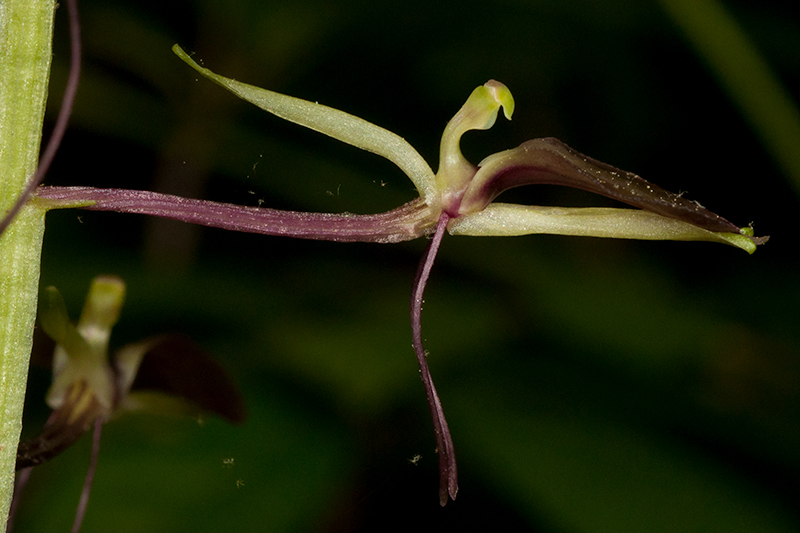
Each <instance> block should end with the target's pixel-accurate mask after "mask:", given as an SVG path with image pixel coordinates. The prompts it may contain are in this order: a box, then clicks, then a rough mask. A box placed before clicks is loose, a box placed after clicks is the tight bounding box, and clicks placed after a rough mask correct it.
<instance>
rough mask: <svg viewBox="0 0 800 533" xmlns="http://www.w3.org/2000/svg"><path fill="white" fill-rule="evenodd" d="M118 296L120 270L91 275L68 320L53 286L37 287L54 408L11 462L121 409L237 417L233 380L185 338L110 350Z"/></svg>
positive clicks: (44, 455)
mask: <svg viewBox="0 0 800 533" xmlns="http://www.w3.org/2000/svg"><path fill="white" fill-rule="evenodd" d="M124 298H125V283H124V282H123V281H122V280H121V279H120V278H118V277H116V276H97V277H96V278H94V280H93V281H92V284H91V286H90V288H89V293H88V295H87V297H86V303H85V304H84V307H83V312H82V313H81V317H80V320H78V322H77V324H73V323H72V322H71V321H70V318H69V314H68V313H67V307H66V305H65V303H64V299H63V298H62V297H61V293H60V292H59V291H58V289H56V288H55V287H47V288H46V289H45V290H44V291H43V294H42V298H41V304H40V316H39V322H40V324H41V326H42V329H43V330H44V332H45V333H46V334H47V335H48V336H49V337H50V338H51V339H53V341H55V343H56V346H55V350H54V352H53V384H52V385H51V387H50V390H49V391H48V392H47V397H46V402H47V405H48V406H49V407H50V408H52V409H53V415H52V416H51V417H50V419H49V420H48V421H47V423H46V424H45V430H44V431H43V432H42V434H40V435H38V436H36V437H34V438H32V439H30V440H28V441H25V442H23V443H21V444H20V447H19V449H18V451H17V469H18V470H19V469H21V468H25V467H28V466H34V465H37V464H40V463H42V462H44V461H46V460H48V459H50V458H51V457H54V456H55V455H57V454H58V453H60V452H61V451H63V450H64V449H65V448H66V447H68V446H69V445H71V444H72V443H73V442H74V441H75V440H77V438H78V437H80V436H81V435H82V434H83V433H85V432H86V431H87V430H88V429H89V427H90V426H91V425H92V423H93V422H94V423H98V424H102V423H104V422H106V421H108V420H110V419H113V418H116V417H118V416H120V415H121V414H123V413H125V412H135V411H150V412H157V413H163V414H173V413H174V414H191V415H198V414H200V413H202V412H211V413H215V414H217V415H220V416H222V417H223V418H226V419H228V420H230V421H231V422H237V423H238V422H241V421H243V420H244V416H245V415H244V406H243V403H242V400H241V398H240V397H239V395H238V392H237V391H236V387H235V386H234V385H233V383H232V382H231V381H230V379H229V378H228V377H227V376H226V375H225V372H224V371H223V370H222V368H221V367H219V365H217V364H216V363H215V362H214V361H213V360H211V359H210V358H209V357H208V356H207V355H206V354H205V353H204V352H202V350H201V349H200V348H199V347H198V346H196V345H195V344H194V343H192V342H191V341H190V340H189V339H188V338H185V337H181V336H176V335H159V336H156V337H150V338H147V339H144V340H142V341H139V342H136V343H133V344H128V345H125V346H123V347H122V348H120V349H119V350H117V351H116V352H114V354H113V356H111V355H110V354H109V341H110V338H111V329H112V328H113V327H114V325H115V324H116V323H117V320H118V319H119V315H120V311H121V309H122V304H123V301H124Z"/></svg>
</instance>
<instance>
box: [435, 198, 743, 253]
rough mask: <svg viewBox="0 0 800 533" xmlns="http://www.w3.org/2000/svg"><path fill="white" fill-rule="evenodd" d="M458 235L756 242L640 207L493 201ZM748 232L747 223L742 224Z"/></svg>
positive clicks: (455, 230)
mask: <svg viewBox="0 0 800 533" xmlns="http://www.w3.org/2000/svg"><path fill="white" fill-rule="evenodd" d="M448 230H449V231H450V233H451V234H453V235H473V236H487V237H488V236H496V237H500V236H505V237H508V236H515V235H532V234H537V233H546V234H552V235H575V236H582V237H608V238H614V239H642V240H673V241H713V242H720V243H724V244H730V245H732V246H736V247H737V248H741V249H743V250H745V251H746V252H748V253H751V254H752V253H753V252H755V250H756V244H755V243H754V242H753V241H752V239H750V238H749V237H748V236H747V235H743V234H742V235H740V234H737V233H717V232H713V231H708V230H704V229H701V228H698V227H697V226H694V225H692V224H687V223H686V222H681V221H680V220H675V219H673V218H667V217H663V216H661V215H657V214H655V213H651V212H649V211H643V210H641V209H624V208H612V207H574V208H566V207H541V206H523V205H515V204H503V203H493V204H490V205H488V206H487V207H486V208H485V209H483V210H482V211H479V212H477V213H472V214H469V215H462V216H461V217H459V218H456V219H454V220H452V221H451V222H450V225H449V226H448ZM743 231H744V232H747V229H745V230H743Z"/></svg>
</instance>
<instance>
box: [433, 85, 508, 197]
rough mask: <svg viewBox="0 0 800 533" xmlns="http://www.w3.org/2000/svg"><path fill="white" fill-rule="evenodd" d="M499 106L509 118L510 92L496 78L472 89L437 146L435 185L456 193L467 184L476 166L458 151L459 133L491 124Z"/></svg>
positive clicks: (448, 124) (495, 118)
mask: <svg viewBox="0 0 800 533" xmlns="http://www.w3.org/2000/svg"><path fill="white" fill-rule="evenodd" d="M500 107H502V108H503V113H504V114H505V116H506V118H507V119H508V120H511V115H512V114H514V98H513V97H512V96H511V91H509V90H508V87H506V86H505V85H503V84H502V83H500V82H499V81H495V80H489V81H488V82H486V83H485V84H483V85H481V86H480V87H477V88H476V89H475V90H474V91H472V94H470V95H469V98H467V101H466V102H465V103H464V105H463V106H461V109H459V110H458V113H456V114H455V116H453V118H451V119H450V122H448V123H447V126H446V127H445V129H444V133H443V134H442V142H441V145H440V147H439V170H438V171H437V172H436V185H437V187H438V189H439V190H440V191H443V192H444V193H445V194H447V193H448V192H449V193H453V194H459V193H462V192H463V191H464V189H465V188H466V187H467V185H468V184H469V182H470V181H471V180H472V178H473V176H474V175H475V172H476V170H477V167H476V166H475V165H473V164H472V163H470V162H469V161H467V160H466V158H465V157H464V156H463V154H462V153H461V146H460V144H461V136H462V135H464V134H465V133H466V132H468V131H470V130H488V129H489V128H491V127H492V126H494V123H495V121H496V120H497V112H498V111H499V110H500Z"/></svg>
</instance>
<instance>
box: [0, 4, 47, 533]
mask: <svg viewBox="0 0 800 533" xmlns="http://www.w3.org/2000/svg"><path fill="white" fill-rule="evenodd" d="M54 13H55V0H2V1H0V216H2V214H3V213H5V212H6V210H7V209H8V208H9V207H10V206H11V205H13V203H14V202H15V201H16V199H17V196H18V195H19V194H20V193H21V192H22V191H23V190H24V188H25V184H26V182H27V180H28V179H29V178H30V177H31V176H32V175H33V173H34V171H35V169H36V163H37V160H38V157H39V144H40V142H41V137H42V121H43V119H44V107H45V102H46V99H47V84H48V79H49V74H50V59H51V57H52V49H51V44H52V40H53V19H54ZM44 214H45V211H44V210H43V209H41V208H39V207H36V206H27V207H25V208H23V209H22V211H20V213H19V215H18V216H17V218H16V219H15V220H14V222H13V223H12V224H11V225H10V226H9V227H8V229H7V230H6V232H5V233H4V234H3V235H2V237H0V517H2V519H0V529H2V530H5V525H4V524H5V522H6V520H7V516H8V508H9V505H10V503H11V496H12V494H13V490H14V471H15V466H16V459H17V446H18V444H19V436H20V431H21V428H22V406H23V403H24V400H25V387H26V383H27V376H28V363H29V360H30V352H31V345H32V340H33V324H34V321H35V319H36V303H37V300H38V292H39V290H38V286H39V263H40V259H41V250H42V238H43V235H44Z"/></svg>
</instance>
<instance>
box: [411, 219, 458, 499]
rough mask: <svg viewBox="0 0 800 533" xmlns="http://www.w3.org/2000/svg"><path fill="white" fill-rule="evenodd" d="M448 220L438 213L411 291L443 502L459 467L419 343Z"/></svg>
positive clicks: (413, 324) (413, 325)
mask: <svg viewBox="0 0 800 533" xmlns="http://www.w3.org/2000/svg"><path fill="white" fill-rule="evenodd" d="M449 221H450V216H449V215H448V214H447V213H442V214H441V216H440V217H439V222H438V224H437V225H436V231H435V232H434V234H433V239H432V240H431V244H430V246H429V247H428V250H427V251H426V252H425V256H424V257H423V258H422V262H421V263H420V268H419V269H418V271H417V277H416V279H415V281H414V292H413V293H412V295H411V331H412V334H413V337H414V342H413V344H414V352H415V353H416V355H417V361H418V362H419V373H420V378H421V379H422V383H423V385H424V386H425V395H426V396H427V397H428V406H429V407H430V410H431V418H433V431H434V434H435V435H436V448H437V451H438V453H439V503H440V504H442V506H444V505H445V504H446V503H447V499H448V496H449V497H450V498H452V499H453V500H455V499H456V493H457V492H458V470H457V468H456V456H455V451H454V449H453V439H452V437H451V435H450V428H449V427H448V426H447V420H445V417H444V410H443V409H442V402H441V401H440V400H439V395H438V394H437V392H436V387H435V386H434V385H433V378H432V377H431V372H430V369H429V368H428V360H427V357H428V354H427V353H426V352H425V348H424V347H423V345H422V297H423V293H424V292H425V285H426V284H427V282H428V277H430V274H431V267H433V261H434V259H436V253H437V252H438V251H439V245H440V244H441V242H442V238H443V237H444V232H445V230H446V229H447V223H448V222H449Z"/></svg>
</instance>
